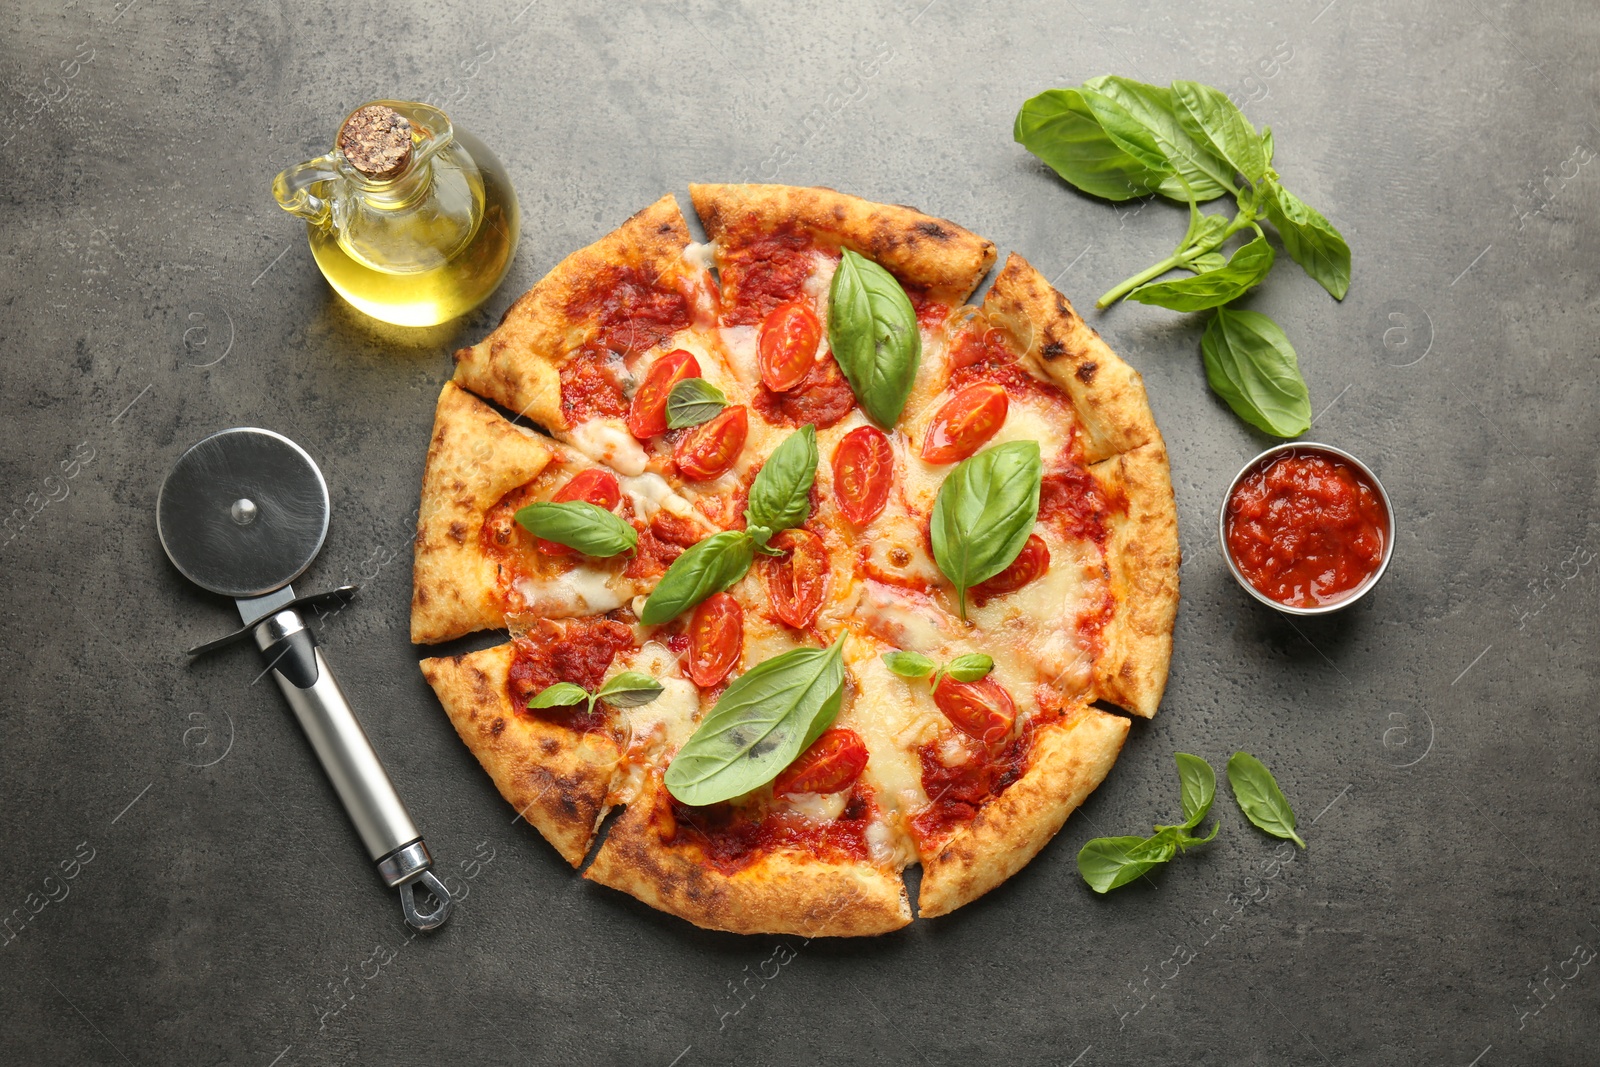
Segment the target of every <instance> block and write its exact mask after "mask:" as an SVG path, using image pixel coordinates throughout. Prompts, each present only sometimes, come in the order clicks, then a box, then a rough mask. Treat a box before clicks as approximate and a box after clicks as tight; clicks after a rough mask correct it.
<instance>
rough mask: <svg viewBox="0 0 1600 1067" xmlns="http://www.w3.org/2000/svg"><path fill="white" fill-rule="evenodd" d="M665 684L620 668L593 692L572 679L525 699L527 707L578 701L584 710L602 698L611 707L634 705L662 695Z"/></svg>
mask: <svg viewBox="0 0 1600 1067" xmlns="http://www.w3.org/2000/svg"><path fill="white" fill-rule="evenodd" d="M664 688H665V687H664V686H663V685H662V684H661V683H660V682H658V681H656V680H655V679H654V678H652V677H650V676H649V675H648V674H640V673H639V672H638V671H623V672H622V673H620V674H617V675H615V676H613V677H612V678H611V679H610V680H609V681H607V682H606V684H605V685H602V686H601V687H600V688H599V689H597V690H595V691H594V692H593V693H591V692H589V691H588V690H587V689H585V688H584V687H583V686H581V685H574V684H573V683H571V682H556V683H555V684H554V685H547V686H545V687H544V688H543V689H541V690H539V692H538V693H536V694H535V695H534V697H533V699H532V700H530V701H528V707H530V708H564V707H568V706H572V705H577V704H585V705H586V709H585V710H587V711H593V710H594V705H595V701H597V700H604V701H605V702H606V703H607V704H610V705H611V706H612V707H614V708H636V707H638V706H639V705H640V704H648V703H650V702H651V701H652V700H654V699H655V698H656V697H658V696H660V695H661V691H662V689H664Z"/></svg>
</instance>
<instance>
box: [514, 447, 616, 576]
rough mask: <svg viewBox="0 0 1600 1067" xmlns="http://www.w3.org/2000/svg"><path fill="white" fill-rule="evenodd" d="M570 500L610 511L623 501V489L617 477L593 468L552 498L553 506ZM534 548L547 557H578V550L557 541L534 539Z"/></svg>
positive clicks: (577, 477) (579, 475) (576, 475)
mask: <svg viewBox="0 0 1600 1067" xmlns="http://www.w3.org/2000/svg"><path fill="white" fill-rule="evenodd" d="M569 500H583V501H587V502H588V503H590V504H593V505H594V506H595V507H597V508H605V509H606V510H607V511H610V510H611V509H612V508H614V507H616V506H617V505H618V504H619V503H621V501H622V487H621V486H620V485H618V484H617V476H616V475H615V474H612V473H611V472H610V471H602V470H596V469H595V468H593V467H591V468H589V469H588V470H581V471H579V472H578V473H577V474H574V475H573V476H572V478H571V479H570V480H569V481H568V482H567V484H566V485H563V486H562V487H561V488H560V489H557V490H556V492H555V495H554V496H552V497H551V498H550V502H551V503H553V504H561V503H565V502H566V501H569ZM533 544H534V547H535V548H537V549H538V550H539V551H540V552H543V553H544V554H545V555H547V556H576V555H577V554H578V550H577V549H575V548H568V547H567V546H566V545H563V544H559V543H557V542H555V541H546V540H545V539H544V538H542V537H535V538H534V539H533Z"/></svg>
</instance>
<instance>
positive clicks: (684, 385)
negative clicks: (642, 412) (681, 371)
mask: <svg viewBox="0 0 1600 1067" xmlns="http://www.w3.org/2000/svg"><path fill="white" fill-rule="evenodd" d="M727 406H728V398H727V397H726V396H725V395H723V392H722V390H721V389H718V388H717V387H716V386H714V385H712V384H711V383H710V382H708V381H706V380H705V379H704V378H685V379H684V380H683V381H681V382H679V383H678V384H677V385H674V386H673V387H672V392H670V393H668V394H667V429H669V430H681V429H683V428H684V427H685V426H698V425H700V424H701V423H702V422H710V421H711V420H712V419H714V418H716V417H717V415H718V414H720V413H721V411H722V409H723V408H725V407H727Z"/></svg>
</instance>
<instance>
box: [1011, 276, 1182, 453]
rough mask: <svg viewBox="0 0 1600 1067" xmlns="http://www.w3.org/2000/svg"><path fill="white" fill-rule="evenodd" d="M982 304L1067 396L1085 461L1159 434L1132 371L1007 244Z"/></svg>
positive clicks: (1139, 380) (1141, 383)
mask: <svg viewBox="0 0 1600 1067" xmlns="http://www.w3.org/2000/svg"><path fill="white" fill-rule="evenodd" d="M983 307H984V310H986V311H988V312H989V313H990V314H992V315H995V316H997V317H999V319H1000V320H1001V321H1002V322H1005V323H1006V324H1007V325H1008V326H1009V327H1010V328H1011V332H1012V333H1013V334H1014V335H1015V336H1017V337H1019V338H1022V339H1024V340H1028V339H1031V342H1030V344H1029V345H1028V350H1027V352H1026V353H1025V358H1026V359H1027V360H1028V361H1029V362H1030V363H1031V364H1032V365H1033V366H1034V367H1036V368H1037V369H1039V370H1040V371H1041V372H1042V373H1043V374H1044V375H1045V377H1046V378H1048V379H1049V380H1050V381H1053V382H1055V383H1056V385H1058V386H1060V387H1061V389H1063V390H1065V391H1066V393H1067V395H1068V396H1070V397H1071V398H1072V405H1073V409H1074V411H1075V413H1076V414H1077V417H1078V425H1079V427H1080V430H1081V432H1082V434H1083V446H1084V460H1085V462H1088V463H1095V462H1098V461H1100V460H1102V459H1106V458H1108V457H1110V456H1114V455H1116V454H1118V453H1120V452H1126V451H1128V450H1129V449H1130V448H1137V447H1138V446H1140V445H1142V444H1146V443H1148V442H1151V441H1160V440H1161V433H1160V431H1158V430H1157V429H1156V422H1155V417H1154V416H1153V415H1151V413H1150V401H1149V398H1148V397H1146V396H1145V391H1144V379H1142V378H1141V377H1140V376H1139V372H1138V371H1136V370H1134V369H1133V368H1132V367H1130V366H1128V365H1127V364H1126V363H1124V362H1123V361H1122V360H1121V359H1120V358H1119V357H1118V356H1117V354H1116V353H1115V352H1113V351H1111V348H1110V346H1108V345H1107V344H1106V343H1105V342H1104V341H1102V340H1101V339H1100V335H1099V334H1098V333H1096V332H1095V331H1094V330H1093V329H1091V328H1090V327H1089V325H1088V324H1087V323H1086V322H1084V321H1083V319H1081V318H1079V317H1078V313H1077V312H1076V311H1074V310H1073V308H1072V303H1071V302H1070V301H1069V300H1067V298H1066V297H1064V296H1062V295H1061V294H1060V293H1058V292H1056V291H1055V289H1053V288H1051V286H1050V283H1049V282H1048V281H1046V280H1045V277H1044V275H1042V274H1040V273H1039V272H1038V271H1037V270H1034V269H1033V267H1032V266H1031V265H1029V263H1028V261H1027V260H1025V259H1023V258H1022V257H1021V256H1019V255H1017V254H1016V253H1015V252H1013V253H1011V254H1010V255H1009V256H1007V257H1006V265H1005V267H1004V269H1002V270H1001V271H1000V274H999V276H998V277H996V278H995V280H994V285H992V286H990V288H989V293H988V295H987V296H986V297H984V301H983Z"/></svg>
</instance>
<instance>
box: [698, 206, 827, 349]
mask: <svg viewBox="0 0 1600 1067" xmlns="http://www.w3.org/2000/svg"><path fill="white" fill-rule="evenodd" d="M813 248H814V245H813V243H812V239H811V235H810V234H808V233H805V232H804V231H802V230H799V229H797V228H794V227H787V228H785V229H781V230H778V231H777V232H775V233H760V234H753V235H752V236H751V237H750V238H749V239H748V240H744V239H742V237H734V238H732V239H730V240H727V241H725V242H724V247H723V249H722V254H721V275H722V321H723V324H724V325H727V326H756V325H759V324H760V322H761V320H762V319H765V318H766V317H767V315H768V314H770V313H771V311H772V309H773V308H776V307H777V306H778V305H779V304H782V303H785V302H787V301H789V300H793V299H794V298H795V297H797V296H799V295H800V290H801V287H802V286H804V285H805V280H806V279H807V278H808V277H810V275H811V271H812V268H813V267H815V266H816V259H815V258H814V257H813V256H812V254H811V253H812V250H813Z"/></svg>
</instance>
